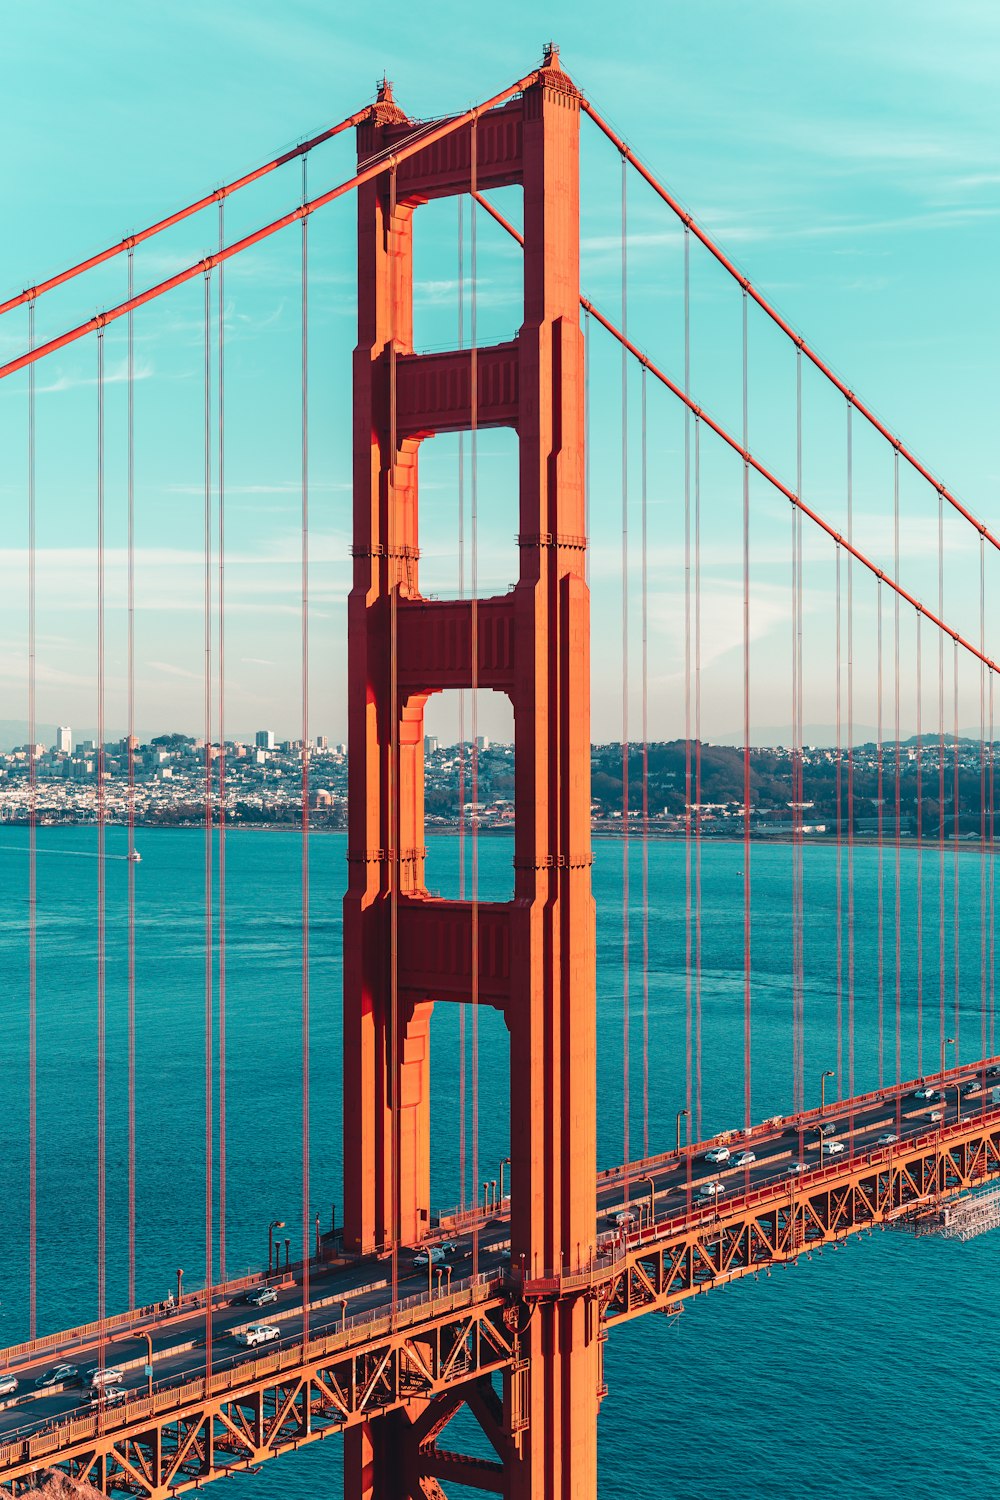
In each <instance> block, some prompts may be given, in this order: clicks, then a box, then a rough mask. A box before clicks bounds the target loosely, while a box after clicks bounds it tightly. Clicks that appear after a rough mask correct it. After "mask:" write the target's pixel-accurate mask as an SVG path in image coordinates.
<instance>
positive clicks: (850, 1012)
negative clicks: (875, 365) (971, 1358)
mask: <svg viewBox="0 0 1000 1500" xmlns="http://www.w3.org/2000/svg"><path fill="white" fill-rule="evenodd" d="M853 416H854V405H853V403H852V401H851V399H850V397H848V398H847V542H848V549H849V550H848V553H847V1096H848V1098H849V1099H853V1098H854V554H853V552H852V551H851V550H850V548H851V547H852V546H853V542H854V422H853ZM853 1134H854V1116H853V1113H852V1115H851V1135H852V1145H853Z"/></svg>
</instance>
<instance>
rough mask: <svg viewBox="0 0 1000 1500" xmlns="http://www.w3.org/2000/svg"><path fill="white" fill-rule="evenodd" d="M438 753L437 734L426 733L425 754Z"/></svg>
mask: <svg viewBox="0 0 1000 1500" xmlns="http://www.w3.org/2000/svg"><path fill="white" fill-rule="evenodd" d="M437 753H438V737H437V735H436V734H425V735H424V754H425V755H436V754H437Z"/></svg>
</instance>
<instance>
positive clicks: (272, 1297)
mask: <svg viewBox="0 0 1000 1500" xmlns="http://www.w3.org/2000/svg"><path fill="white" fill-rule="evenodd" d="M243 1300H244V1302H249V1304H250V1306H251V1307H265V1306H266V1305H267V1303H268V1302H277V1300H278V1289H277V1287H273V1286H253V1287H251V1288H250V1290H249V1291H248V1292H247V1293H246V1294H245V1295H244V1298H243Z"/></svg>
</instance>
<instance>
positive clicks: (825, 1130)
mask: <svg viewBox="0 0 1000 1500" xmlns="http://www.w3.org/2000/svg"><path fill="white" fill-rule="evenodd" d="M816 1128H817V1129H818V1131H819V1133H820V1135H833V1132H834V1131H835V1130H836V1128H837V1127H836V1125H835V1124H834V1122H833V1121H832V1120H827V1122H826V1124H825V1125H818V1126H817V1127H816Z"/></svg>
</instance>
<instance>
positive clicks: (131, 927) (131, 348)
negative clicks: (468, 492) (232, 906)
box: [126, 249, 136, 1307]
mask: <svg viewBox="0 0 1000 1500" xmlns="http://www.w3.org/2000/svg"><path fill="white" fill-rule="evenodd" d="M134 259H135V251H134V250H132V249H129V252H128V295H129V301H131V300H132V294H133V288H134V284H135V266H134ZM134 316H135V315H134V313H133V312H132V311H131V310H130V311H129V314H128V321H127V325H126V336H127V338H128V372H127V379H128V433H127V438H126V442H127V452H126V464H127V468H128V476H127V482H126V483H127V506H128V540H127V548H128V563H127V574H128V583H127V589H128V597H127V610H128V683H127V695H128V742H127V748H126V755H127V758H128V854H129V863H128V934H127V943H128V1305H129V1307H135V1305H136V1293H135V1188H136V1175H135V336H134V327H133V320H134Z"/></svg>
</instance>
